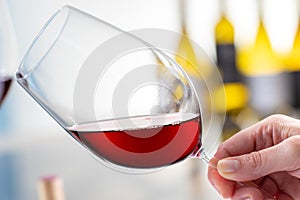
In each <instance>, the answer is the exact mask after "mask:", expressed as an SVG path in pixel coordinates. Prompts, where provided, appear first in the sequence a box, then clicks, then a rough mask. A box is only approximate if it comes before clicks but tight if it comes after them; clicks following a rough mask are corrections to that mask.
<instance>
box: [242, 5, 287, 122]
mask: <svg viewBox="0 0 300 200" xmlns="http://www.w3.org/2000/svg"><path fill="white" fill-rule="evenodd" d="M257 6H258V16H259V24H258V29H257V34H256V38H255V41H254V43H253V44H252V45H250V46H247V47H242V48H240V49H239V56H238V67H239V69H240V71H241V72H242V74H243V75H245V76H246V83H247V85H248V88H249V91H250V94H251V95H250V104H251V106H252V107H253V108H254V109H255V110H256V111H257V112H258V113H259V115H260V116H261V117H265V116H267V115H270V114H274V113H282V114H287V113H289V106H288V105H289V102H290V80H289V76H288V74H287V73H284V72H283V71H284V65H283V64H282V60H281V58H280V57H279V55H278V54H277V53H276V52H274V50H273V48H272V45H271V42H270V40H269V37H268V34H267V31H266V29H265V26H264V23H263V1H262V0H257Z"/></svg>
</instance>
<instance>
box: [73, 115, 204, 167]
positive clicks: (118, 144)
mask: <svg viewBox="0 0 300 200" xmlns="http://www.w3.org/2000/svg"><path fill="white" fill-rule="evenodd" d="M120 127H121V128H120ZM67 130H68V131H69V132H70V133H71V134H72V135H73V137H75V138H76V139H77V140H78V141H79V142H80V143H82V144H83V145H84V146H86V147H87V148H88V149H90V150H91V151H92V152H93V153H94V154H95V155H96V156H98V157H100V158H102V159H104V160H107V161H109V162H111V163H114V164H117V165H121V166H123V167H130V168H156V167H163V166H168V165H171V164H173V163H176V162H178V161H181V160H183V159H185V158H187V157H188V156H189V155H191V154H192V153H193V152H195V151H196V150H198V149H200V147H201V130H202V129H201V119H200V116H199V115H196V114H182V113H176V114H164V115H154V116H142V117H132V118H120V119H115V120H106V121H98V122H95V123H87V124H82V125H76V126H73V127H70V128H67Z"/></svg>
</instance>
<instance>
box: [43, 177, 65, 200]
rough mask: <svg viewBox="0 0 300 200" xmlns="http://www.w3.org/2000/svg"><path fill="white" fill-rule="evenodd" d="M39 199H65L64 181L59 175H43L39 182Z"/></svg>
mask: <svg viewBox="0 0 300 200" xmlns="http://www.w3.org/2000/svg"><path fill="white" fill-rule="evenodd" d="M38 193H39V200H64V199H65V194H64V188H63V181H62V179H61V178H59V177H57V176H46V177H42V178H41V179H40V180H39V182H38Z"/></svg>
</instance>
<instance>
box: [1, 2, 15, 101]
mask: <svg viewBox="0 0 300 200" xmlns="http://www.w3.org/2000/svg"><path fill="white" fill-rule="evenodd" d="M15 66H17V42H16V37H15V32H14V27H13V24H12V20H11V16H10V13H9V10H8V5H7V4H6V1H0V106H1V104H2V103H3V100H4V98H5V96H6V95H7V93H8V90H9V88H10V86H11V83H12V79H13V74H14V71H15Z"/></svg>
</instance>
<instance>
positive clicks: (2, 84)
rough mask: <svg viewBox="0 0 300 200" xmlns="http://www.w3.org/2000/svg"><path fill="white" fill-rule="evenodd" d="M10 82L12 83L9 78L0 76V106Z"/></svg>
mask: <svg viewBox="0 0 300 200" xmlns="http://www.w3.org/2000/svg"><path fill="white" fill-rule="evenodd" d="M11 82H12V78H11V77H9V76H1V75H0V105H1V104H2V102H3V100H4V98H5V96H6V94H7V92H8V89H9V86H10V85H11Z"/></svg>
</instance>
